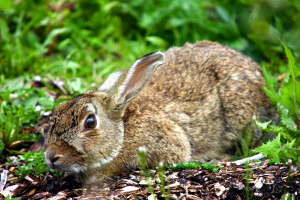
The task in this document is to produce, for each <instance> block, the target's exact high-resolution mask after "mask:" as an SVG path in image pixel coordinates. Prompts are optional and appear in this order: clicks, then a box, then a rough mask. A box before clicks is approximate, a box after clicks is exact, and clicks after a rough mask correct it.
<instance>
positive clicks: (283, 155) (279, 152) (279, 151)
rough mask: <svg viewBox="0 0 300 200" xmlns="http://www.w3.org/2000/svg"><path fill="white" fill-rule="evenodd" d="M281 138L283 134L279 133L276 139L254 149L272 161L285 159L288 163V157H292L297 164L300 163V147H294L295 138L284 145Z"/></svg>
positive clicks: (276, 161) (277, 161)
mask: <svg viewBox="0 0 300 200" xmlns="http://www.w3.org/2000/svg"><path fill="white" fill-rule="evenodd" d="M280 138H281V136H280V133H279V135H278V137H277V138H276V139H275V140H273V141H272V142H268V143H267V144H263V145H262V146H260V147H258V148H256V149H255V150H254V151H255V152H257V153H262V154H264V155H265V156H267V157H268V158H269V159H270V161H271V162H275V163H279V162H280V161H283V162H284V163H286V162H287V161H288V159H291V160H293V161H294V162H295V163H296V164H297V165H300V157H299V152H300V147H293V145H294V143H295V139H294V140H293V141H291V142H287V143H286V144H285V145H282V143H281V141H280Z"/></svg>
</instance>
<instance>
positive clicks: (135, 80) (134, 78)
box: [121, 62, 153, 99]
mask: <svg viewBox="0 0 300 200" xmlns="http://www.w3.org/2000/svg"><path fill="white" fill-rule="evenodd" d="M152 63H153V62H146V63H143V64H141V65H139V66H137V67H136V68H135V69H134V71H133V73H132V74H131V77H130V79H129V80H128V82H127V83H126V85H125V88H124V91H123V92H122V95H121V98H124V97H125V99H127V98H126V96H129V97H130V96H131V95H133V94H134V93H135V92H137V91H138V90H139V89H140V88H141V87H143V85H144V84H145V79H146V78H147V75H148V74H149V73H151V72H150V71H149V67H150V66H151V64H152Z"/></svg>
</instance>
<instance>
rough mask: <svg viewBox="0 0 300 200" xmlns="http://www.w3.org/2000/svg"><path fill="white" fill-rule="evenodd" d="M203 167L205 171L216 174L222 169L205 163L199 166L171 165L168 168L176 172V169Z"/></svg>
mask: <svg viewBox="0 0 300 200" xmlns="http://www.w3.org/2000/svg"><path fill="white" fill-rule="evenodd" d="M200 167H203V168H204V169H207V170H209V171H212V172H218V171H219V168H223V167H224V166H219V167H218V166H216V165H215V164H214V163H210V162H205V163H204V164H201V163H200V162H199V161H198V162H187V163H186V162H181V163H180V164H172V165H170V166H169V167H168V169H170V170H177V169H197V168H200Z"/></svg>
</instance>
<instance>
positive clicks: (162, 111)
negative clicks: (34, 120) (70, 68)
mask: <svg viewBox="0 0 300 200" xmlns="http://www.w3.org/2000/svg"><path fill="white" fill-rule="evenodd" d="M164 55H165V58H166V59H165V62H164V63H163V60H164V58H163V57H162V55H161V53H153V54H149V55H146V56H144V57H143V58H141V59H139V60H140V61H142V62H141V63H140V64H138V65H137V67H136V70H134V71H133V70H132V69H134V67H135V66H134V64H133V65H132V67H130V68H129V69H128V70H126V71H125V72H123V73H122V72H117V73H115V74H113V75H112V76H111V77H110V78H108V80H107V81H106V82H105V83H104V84H103V85H102V86H101V87H100V89H99V91H89V92H87V93H85V94H83V95H81V96H78V97H75V98H74V99H72V100H70V101H67V102H63V103H62V104H60V105H59V106H57V107H56V108H55V110H54V112H53V117H52V120H51V122H50V124H51V128H50V130H49V133H48V136H47V138H46V142H45V144H44V148H43V149H44V151H45V158H46V161H47V163H48V165H49V166H50V167H52V168H56V169H59V170H61V171H71V172H74V173H75V174H78V175H80V176H82V177H88V178H89V181H95V180H97V179H100V178H101V177H102V174H103V175H111V174H118V173H120V172H124V171H128V170H129V169H131V168H135V167H137V166H138V165H139V161H138V158H137V152H138V148H139V147H142V146H145V148H146V149H147V163H148V165H149V166H151V165H153V164H157V163H159V162H161V161H163V162H165V163H167V164H172V163H178V162H182V161H189V160H210V159H218V160H228V159H229V158H230V156H231V155H232V153H233V152H234V148H233V147H234V144H235V143H237V142H239V140H240V138H241V134H242V131H243V129H244V128H245V127H246V128H247V127H248V126H249V125H250V123H251V120H252V118H253V116H256V118H257V119H259V120H260V121H267V120H270V119H274V118H276V116H277V115H276V112H275V109H274V107H272V106H270V102H269V99H268V97H267V96H266V95H265V94H264V93H263V91H262V90H261V89H260V87H265V83H264V79H263V77H262V71H261V68H260V67H259V66H258V65H257V64H256V63H255V62H254V61H253V60H252V59H251V58H249V57H247V56H245V55H243V54H241V53H239V52H237V51H235V50H233V49H231V48H229V47H226V46H221V45H219V44H218V43H214V42H208V41H202V42H198V43H196V44H194V45H192V44H186V45H185V46H183V47H181V48H171V49H169V50H168V51H167V52H165V53H164ZM152 57H153V58H152ZM161 63H163V64H162V65H160V64H161ZM148 65H149V67H148V68H147V66H148ZM145 66H146V67H145ZM157 66H159V67H158V68H157V69H156V67H157ZM155 69H156V70H155ZM130 70H132V71H133V73H134V75H133V76H132V78H131V79H130V80H129V81H130V82H126V80H127V77H128V74H130V73H131V72H130ZM154 71H155V73H154ZM152 74H153V75H152ZM140 77H141V78H140ZM135 84H136V85H137V86H136V85H135ZM124 85H125V89H122V87H121V86H124ZM88 107H89V108H88ZM91 107H94V108H91ZM91 113H96V114H97V116H98V123H99V127H98V128H96V129H92V130H87V131H83V130H82V127H83V124H84V121H85V119H86V117H87V116H88V115H89V114H91ZM252 138H253V142H257V141H259V140H261V139H264V138H266V135H264V134H263V132H262V131H261V130H255V131H254V132H253V136H252ZM116 152H117V153H116ZM112 155H113V156H112ZM99 162H100V163H99ZM96 163H98V164H96Z"/></svg>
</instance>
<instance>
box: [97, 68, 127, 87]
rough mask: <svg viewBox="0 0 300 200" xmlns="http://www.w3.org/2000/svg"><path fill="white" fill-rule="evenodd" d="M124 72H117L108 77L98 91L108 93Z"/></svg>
mask: <svg viewBox="0 0 300 200" xmlns="http://www.w3.org/2000/svg"><path fill="white" fill-rule="evenodd" d="M123 72H124V71H117V72H114V73H112V74H111V75H109V76H108V78H107V79H106V80H105V81H104V82H103V83H102V84H101V86H100V87H99V88H98V90H99V91H102V92H108V91H109V90H111V89H112V88H113V86H114V85H115V84H116V83H117V81H118V79H119V78H120V76H121V75H122V74H123Z"/></svg>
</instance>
